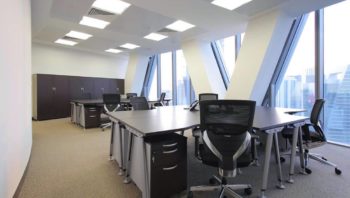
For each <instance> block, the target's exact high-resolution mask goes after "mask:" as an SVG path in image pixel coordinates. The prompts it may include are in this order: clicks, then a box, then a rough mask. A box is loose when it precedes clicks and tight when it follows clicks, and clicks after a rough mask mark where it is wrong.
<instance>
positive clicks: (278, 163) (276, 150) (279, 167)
mask: <svg viewBox="0 0 350 198" xmlns="http://www.w3.org/2000/svg"><path fill="white" fill-rule="evenodd" d="M273 142H274V148H275V155H276V162H277V166H278V167H277V175H278V178H277V179H278V182H279V183H278V184H277V188H279V189H285V188H286V187H285V186H284V185H283V178H282V168H281V160H280V151H279V150H280V148H279V145H278V137H277V133H274V134H273Z"/></svg>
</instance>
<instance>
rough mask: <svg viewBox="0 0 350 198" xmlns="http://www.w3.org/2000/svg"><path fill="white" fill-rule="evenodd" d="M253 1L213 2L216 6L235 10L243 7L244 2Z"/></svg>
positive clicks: (222, 0) (220, 0) (231, 0)
mask: <svg viewBox="0 0 350 198" xmlns="http://www.w3.org/2000/svg"><path fill="white" fill-rule="evenodd" d="M251 1H252V0H215V1H212V2H211V3H212V4H214V5H216V6H219V7H222V8H226V9H228V10H234V9H236V8H238V7H241V6H242V5H243V4H246V3H249V2H251Z"/></svg>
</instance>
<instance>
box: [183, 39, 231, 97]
mask: <svg viewBox="0 0 350 198" xmlns="http://www.w3.org/2000/svg"><path fill="white" fill-rule="evenodd" d="M182 50H183V53H184V56H185V59H186V63H187V71H188V74H189V75H190V77H191V81H192V85H193V88H194V90H195V92H196V94H199V93H217V94H219V98H224V96H225V93H226V89H225V85H224V82H223V80H222V77H221V74H220V71H219V68H218V66H217V63H216V60H215V57H214V54H213V51H212V49H211V46H210V42H207V41H198V40H191V41H188V42H184V43H183V44H182Z"/></svg>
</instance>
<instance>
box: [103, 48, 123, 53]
mask: <svg viewBox="0 0 350 198" xmlns="http://www.w3.org/2000/svg"><path fill="white" fill-rule="evenodd" d="M105 51H106V52H110V53H114V54H118V53H120V52H122V50H118V49H113V48H110V49H108V50H105Z"/></svg>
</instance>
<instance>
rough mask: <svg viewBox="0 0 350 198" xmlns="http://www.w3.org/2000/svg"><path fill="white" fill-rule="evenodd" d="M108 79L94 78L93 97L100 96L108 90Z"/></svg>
mask: <svg viewBox="0 0 350 198" xmlns="http://www.w3.org/2000/svg"><path fill="white" fill-rule="evenodd" d="M109 91H110V90H109V79H105V78H95V79H94V97H95V98H98V99H99V98H102V95H103V94H105V93H110V92H109Z"/></svg>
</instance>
